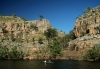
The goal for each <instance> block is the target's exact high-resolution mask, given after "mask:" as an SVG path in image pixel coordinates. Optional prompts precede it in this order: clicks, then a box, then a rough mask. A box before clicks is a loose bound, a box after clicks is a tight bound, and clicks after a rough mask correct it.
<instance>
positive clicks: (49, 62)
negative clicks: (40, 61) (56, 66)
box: [44, 62, 53, 63]
mask: <svg viewBox="0 0 100 69" xmlns="http://www.w3.org/2000/svg"><path fill="white" fill-rule="evenodd" d="M44 63H53V62H44Z"/></svg>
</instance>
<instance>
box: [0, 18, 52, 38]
mask: <svg viewBox="0 0 100 69" xmlns="http://www.w3.org/2000/svg"><path fill="white" fill-rule="evenodd" d="M50 27H51V25H50V22H49V21H48V20H41V21H40V20H33V21H23V20H22V19H21V18H19V17H16V18H13V17H12V16H0V36H1V38H2V37H3V36H4V38H7V39H9V40H10V38H11V35H12V34H13V36H14V38H18V37H20V36H21V37H22V39H23V40H25V39H30V38H32V37H33V38H34V37H35V38H36V36H35V35H37V34H38V35H39V34H41V33H43V32H44V31H45V30H47V28H50ZM6 35H7V36H6ZM38 35H37V36H38Z"/></svg>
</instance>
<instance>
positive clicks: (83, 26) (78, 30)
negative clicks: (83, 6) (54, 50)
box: [67, 6, 100, 59]
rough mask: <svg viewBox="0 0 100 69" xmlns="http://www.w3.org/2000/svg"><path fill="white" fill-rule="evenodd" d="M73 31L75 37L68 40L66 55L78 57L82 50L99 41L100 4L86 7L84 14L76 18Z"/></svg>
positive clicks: (80, 56) (80, 55)
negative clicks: (94, 6)
mask: <svg viewBox="0 0 100 69" xmlns="http://www.w3.org/2000/svg"><path fill="white" fill-rule="evenodd" d="M73 32H74V34H75V36H76V39H74V40H72V41H70V42H69V44H68V48H67V51H68V52H69V53H67V54H69V55H67V56H69V57H72V56H73V58H75V57H79V58H77V59H80V58H82V56H83V55H84V52H86V51H87V50H88V49H91V48H92V47H94V45H95V44H97V43H100V6H98V7H96V8H93V9H87V10H86V13H84V15H82V16H81V17H79V18H78V19H76V22H75V26H74V31H73ZM73 53H74V54H73ZM71 54H72V55H71Z"/></svg>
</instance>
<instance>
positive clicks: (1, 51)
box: [0, 46, 8, 59]
mask: <svg viewBox="0 0 100 69" xmlns="http://www.w3.org/2000/svg"><path fill="white" fill-rule="evenodd" d="M7 54H8V48H7V47H6V46H3V47H1V48H0V59H7V58H8V55H7Z"/></svg>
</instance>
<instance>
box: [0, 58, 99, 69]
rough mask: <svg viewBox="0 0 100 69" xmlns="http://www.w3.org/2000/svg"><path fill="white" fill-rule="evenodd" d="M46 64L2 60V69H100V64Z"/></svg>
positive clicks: (39, 61)
mask: <svg viewBox="0 0 100 69" xmlns="http://www.w3.org/2000/svg"><path fill="white" fill-rule="evenodd" d="M53 62H54V63H51V64H45V63H42V62H41V60H0V69H100V62H87V61H68V60H54V61H53Z"/></svg>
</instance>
